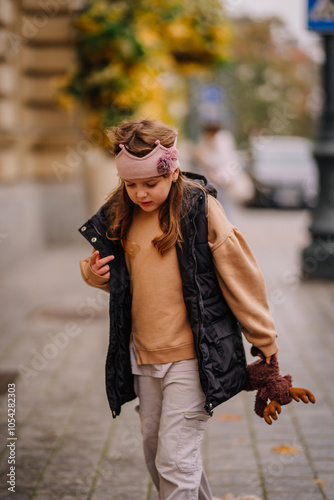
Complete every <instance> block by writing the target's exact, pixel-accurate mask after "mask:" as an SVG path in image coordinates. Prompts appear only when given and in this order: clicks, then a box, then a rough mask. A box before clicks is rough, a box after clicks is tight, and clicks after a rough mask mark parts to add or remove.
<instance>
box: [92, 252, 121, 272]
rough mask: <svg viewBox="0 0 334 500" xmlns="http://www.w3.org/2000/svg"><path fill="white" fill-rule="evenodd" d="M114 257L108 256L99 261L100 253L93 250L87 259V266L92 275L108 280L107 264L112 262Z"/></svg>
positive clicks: (108, 270)
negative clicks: (92, 272)
mask: <svg viewBox="0 0 334 500" xmlns="http://www.w3.org/2000/svg"><path fill="white" fill-rule="evenodd" d="M114 258H115V256H114V255H108V257H104V258H103V259H101V257H100V252H99V251H98V250H95V252H93V253H92V255H91V256H90V259H89V265H90V267H91V269H92V270H93V271H94V273H96V274H98V275H99V276H103V278H110V268H109V266H108V262H110V261H112V260H114Z"/></svg>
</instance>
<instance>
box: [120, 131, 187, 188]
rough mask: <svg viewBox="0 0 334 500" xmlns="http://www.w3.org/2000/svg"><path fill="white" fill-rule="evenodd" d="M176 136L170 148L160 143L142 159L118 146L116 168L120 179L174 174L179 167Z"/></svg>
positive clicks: (122, 145) (156, 142) (121, 145)
mask: <svg viewBox="0 0 334 500" xmlns="http://www.w3.org/2000/svg"><path fill="white" fill-rule="evenodd" d="M176 141H177V136H176V137H175V141H174V144H173V146H172V147H171V148H165V146H162V144H160V141H159V140H158V141H155V144H156V145H157V146H156V147H155V148H154V149H153V150H152V151H151V152H150V153H148V154H147V155H146V156H143V157H142V158H139V157H138V156H134V155H132V154H131V153H129V151H128V150H127V149H126V148H125V146H124V144H120V145H119V147H120V148H121V151H120V152H119V153H118V155H117V156H116V168H117V172H118V175H119V177H121V178H122V179H131V180H132V179H148V178H150V177H158V176H159V175H164V174H168V173H172V172H175V170H176V169H177V168H178V167H179V166H180V164H179V162H178V155H179V152H178V150H177V149H176V147H175V146H176Z"/></svg>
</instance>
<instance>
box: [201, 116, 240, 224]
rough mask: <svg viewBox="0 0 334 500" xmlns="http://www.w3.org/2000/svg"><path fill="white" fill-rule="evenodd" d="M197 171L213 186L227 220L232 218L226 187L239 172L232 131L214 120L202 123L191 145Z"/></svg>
mask: <svg viewBox="0 0 334 500" xmlns="http://www.w3.org/2000/svg"><path fill="white" fill-rule="evenodd" d="M193 159H194V160H195V162H196V164H197V168H198V171H199V172H200V173H201V174H203V175H205V177H207V179H208V180H209V181H210V182H212V183H213V184H214V186H215V187H216V188H217V191H218V195H217V198H218V200H219V202H220V203H221V205H222V206H223V208H224V210H225V213H226V215H227V217H228V218H229V219H231V218H232V219H233V200H232V196H231V194H230V188H231V186H232V184H233V183H234V182H235V177H236V176H237V175H238V173H239V171H240V162H239V157H238V153H237V150H236V144H235V140H234V137H233V134H232V133H231V132H230V131H229V130H227V129H226V128H224V126H223V125H222V124H220V123H218V122H212V123H210V122H209V123H205V124H204V126H203V136H202V138H201V140H200V142H199V143H198V144H197V145H196V146H194V148H193Z"/></svg>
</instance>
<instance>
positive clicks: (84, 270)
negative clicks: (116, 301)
mask: <svg viewBox="0 0 334 500" xmlns="http://www.w3.org/2000/svg"><path fill="white" fill-rule="evenodd" d="M80 271H81V276H82V278H83V280H84V281H85V282H86V283H87V285H89V286H93V287H95V288H100V289H101V290H104V291H105V292H108V293H109V292H110V290H109V285H108V282H109V278H104V277H103V276H100V275H99V274H96V273H94V271H93V270H92V268H91V267H90V265H89V257H87V258H86V259H81V260H80Z"/></svg>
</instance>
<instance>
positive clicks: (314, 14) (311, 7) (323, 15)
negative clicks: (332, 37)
mask: <svg viewBox="0 0 334 500" xmlns="http://www.w3.org/2000/svg"><path fill="white" fill-rule="evenodd" d="M308 27H309V29H310V30H314V31H319V32H321V33H334V0H308Z"/></svg>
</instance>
